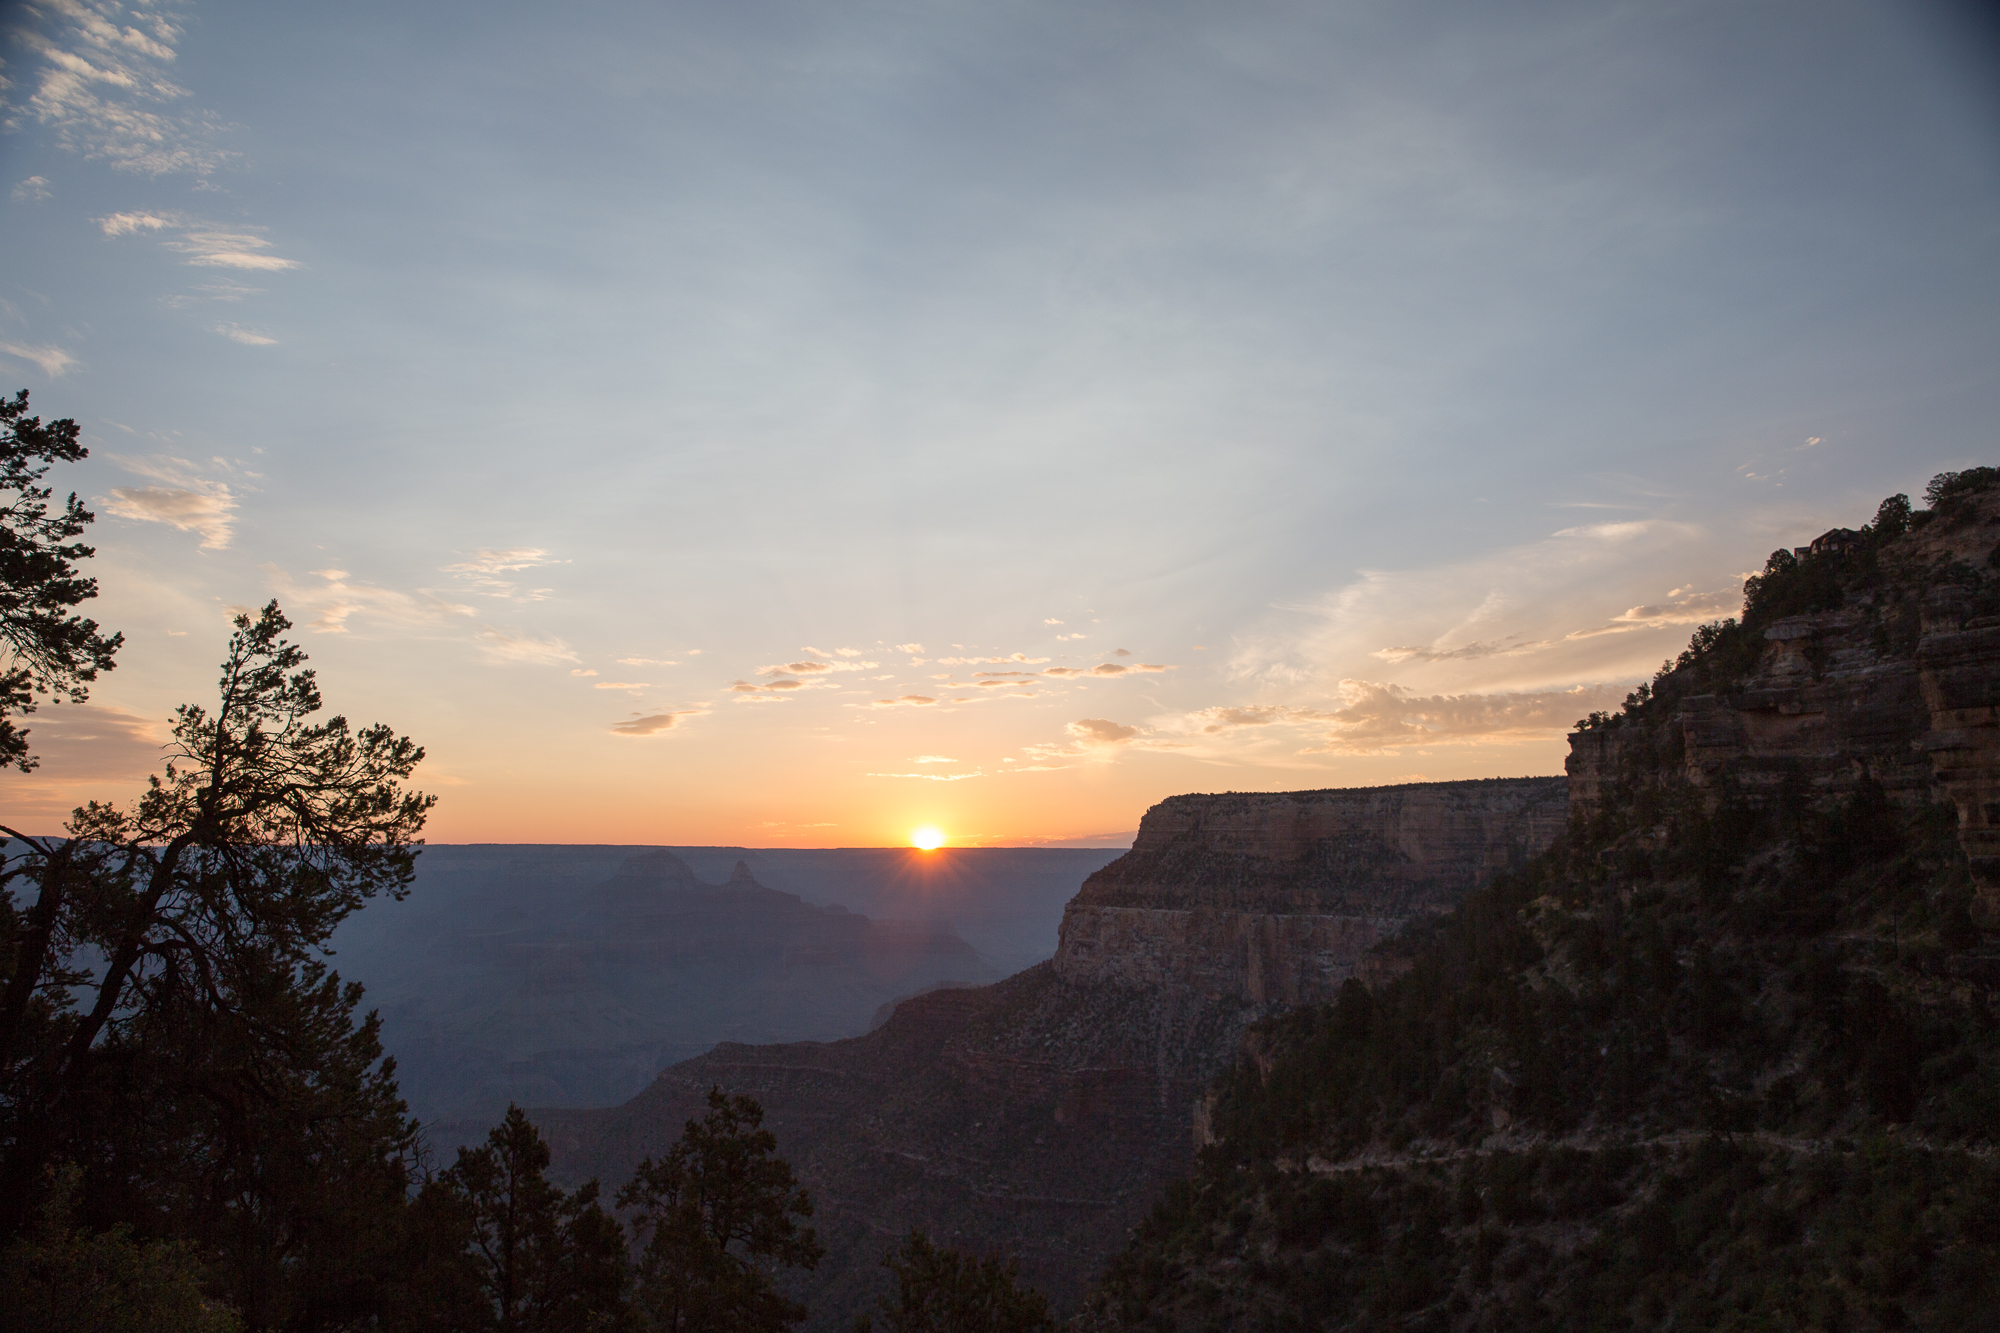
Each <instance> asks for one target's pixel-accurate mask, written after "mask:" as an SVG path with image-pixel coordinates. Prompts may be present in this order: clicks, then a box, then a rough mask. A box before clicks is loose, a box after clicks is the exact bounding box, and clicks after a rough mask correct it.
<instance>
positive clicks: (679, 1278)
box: [618, 1088, 826, 1333]
mask: <svg viewBox="0 0 2000 1333" xmlns="http://www.w3.org/2000/svg"><path fill="white" fill-rule="evenodd" d="M763 1124H764V1109H763V1107H761V1106H759V1105H758V1104H757V1101H756V1099H755V1098H751V1097H745V1096H735V1097H730V1096H725V1095H724V1094H723V1092H722V1090H721V1089H720V1088H710V1089H709V1093H708V1114H707V1115H706V1116H704V1117H703V1118H702V1119H701V1120H700V1121H699V1122H697V1121H693V1120H690V1121H688V1122H687V1129H686V1131H685V1132H684V1133H683V1134H682V1135H681V1139H680V1142H678V1143H676V1144H675V1145H674V1147H673V1148H672V1150H671V1151H669V1152H668V1153H667V1155H666V1156H665V1157H663V1158H661V1159H660V1160H659V1161H657V1162H655V1161H654V1160H653V1159H651V1158H647V1159H646V1160H645V1161H643V1162H641V1163H640V1164H639V1169H638V1171H637V1173H636V1174H635V1175H634V1176H633V1178H632V1179H631V1181H630V1182H629V1183H627V1184H626V1186H625V1188H623V1189H621V1190H620V1191H618V1206H619V1207H620V1208H631V1209H635V1210H636V1211H637V1213H638V1221H637V1226H638V1229H639V1230H640V1231H641V1232H643V1233H645V1234H646V1236H647V1240H646V1246H645V1249H644V1251H643V1252H642V1254H641V1257H640V1263H639V1287H638V1306H639V1312H640V1315H641V1317H642V1318H643V1319H644V1320H645V1321H646V1324H647V1326H648V1327H650V1328H654V1329H660V1330H666V1331H667V1333H707V1331H708V1330H722V1329H729V1330H741V1331H742V1333H754V1331H757V1330H782V1329H784V1328H785V1326H786V1325H788V1324H795V1323H798V1322H799V1321H801V1320H803V1319H804V1318H805V1315H806V1311H805V1307H804V1306H802V1305H799V1304H798V1303H796V1302H794V1301H789V1300H786V1299H785V1298H784V1297H783V1296H782V1295H780V1294H779V1292H778V1289H777V1285H776V1283H775V1281H774V1280H773V1273H772V1269H773V1268H775V1267H778V1266H783V1267H790V1268H812V1267H815V1266H816V1265H817V1264H818V1263H819V1261H820V1259H821V1257H823V1256H824V1255H825V1253H826V1251H825V1248H824V1247H823V1246H821V1245H820V1243H819V1239H818V1237H817V1236H815V1235H814V1233H813V1231H812V1228H810V1227H804V1228H801V1227H800V1226H799V1224H798V1220H797V1219H803V1218H809V1217H811V1216H812V1200H811V1198H810V1197H809V1196H808V1195H807V1193H806V1192H805V1191H804V1190H802V1189H799V1188H797V1186H798V1179H797V1177H795V1176H794V1175H793V1174H792V1168H791V1166H790V1164H789V1163H787V1162H786V1161H785V1160H784V1159H783V1158H781V1157H779V1156H778V1155H777V1146H778V1141H777V1137H776V1136H775V1135H773V1134H772V1133H771V1131H769V1130H767V1129H765V1128H763Z"/></svg>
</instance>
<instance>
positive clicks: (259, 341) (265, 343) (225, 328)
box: [215, 324, 278, 347]
mask: <svg viewBox="0 0 2000 1333" xmlns="http://www.w3.org/2000/svg"><path fill="white" fill-rule="evenodd" d="M215 331H216V332H217V333H219V334H221V335H222V336H223V337H225V338H227V339H229V341H231V342H238V343H242V344H244V345H245V346H248V347H275V346H277V344H278V340H277V339H276V338H267V337H265V336H264V335H263V334H261V333H258V332H255V331H254V330H251V329H246V328H244V327H243V326H242V325H240V324H217V325H216V326H215Z"/></svg>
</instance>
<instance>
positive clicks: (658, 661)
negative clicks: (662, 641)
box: [618, 657, 680, 666]
mask: <svg viewBox="0 0 2000 1333" xmlns="http://www.w3.org/2000/svg"><path fill="white" fill-rule="evenodd" d="M618 665H620V666H679V665H680V663H679V662H676V661H673V660H672V659H670V658H665V657H621V658H619V659H618Z"/></svg>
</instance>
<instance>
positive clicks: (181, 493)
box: [101, 456, 236, 551]
mask: <svg viewBox="0 0 2000 1333" xmlns="http://www.w3.org/2000/svg"><path fill="white" fill-rule="evenodd" d="M117 461H118V463H119V465H120V466H121V467H123V468H124V469H125V470H126V471H128V472H136V473H138V474H139V475H140V476H142V477H150V478H152V479H153V480H155V481H161V482H165V483H166V484H165V485H163V486H131V487H128V486H121V487H117V488H115V489H113V490H112V492H111V494H110V495H109V496H108V497H107V498H105V499H104V500H103V501H101V503H102V504H103V505H104V509H105V512H106V513H109V514H113V515H115V516H117V517H119V518H128V519H132V520H134V521H136V522H141V523H165V524H168V525H170V526H172V527H176V528H179V529H180V530H181V531H183V532H196V533H200V534H201V549H203V550H204V551H220V550H222V549H223V548H225V547H227V546H228V545H229V541H230V538H231V537H232V536H233V535H234V533H235V522H236V518H235V514H236V497H235V496H234V495H232V494H231V493H230V490H229V486H228V485H227V484H226V483H224V482H220V481H215V480H213V479H212V478H208V477H204V476H202V475H201V473H200V472H199V471H198V470H197V469H196V467H195V465H194V464H193V463H191V462H189V461H188V460H187V459H185V458H168V457H160V456H156V457H140V458H120V459H118V460H117Z"/></svg>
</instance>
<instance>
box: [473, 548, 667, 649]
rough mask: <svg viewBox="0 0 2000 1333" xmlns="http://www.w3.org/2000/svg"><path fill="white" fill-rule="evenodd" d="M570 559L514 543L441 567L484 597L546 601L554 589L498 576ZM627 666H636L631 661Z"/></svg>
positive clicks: (481, 551) (511, 600) (556, 563)
mask: <svg viewBox="0 0 2000 1333" xmlns="http://www.w3.org/2000/svg"><path fill="white" fill-rule="evenodd" d="M568 563H569V562H568V561H567V560H552V559H550V558H549V553H548V552H547V551H544V550H543V549H542V548H541V547H539V546H510V547H507V548H505V549H503V550H486V549H481V550H479V551H477V552H475V553H474V555H473V557H472V558H471V559H470V560H461V561H459V562H458V563H457V564H452V565H442V566H440V567H439V568H440V569H441V570H442V571H443V572H444V573H446V574H449V575H451V576H452V577H453V578H456V579H463V580H465V581H466V582H468V583H470V584H471V585H472V589H473V591H474V592H476V593H477V594H479V595H480V596H481V597H497V598H500V599H501V600H503V601H509V602H546V601H547V600H548V599H549V598H550V597H552V596H554V595H555V589H553V588H524V587H522V586H521V585H520V584H519V583H517V582H515V581H514V580H513V579H503V578H499V577H497V576H498V575H501V574H512V573H517V572H518V571H520V570H523V569H539V568H541V567H543V566H544V565H566V564H568ZM626 665H628V666H630V665H633V664H632V663H629V662H628V663H627V664H626Z"/></svg>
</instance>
